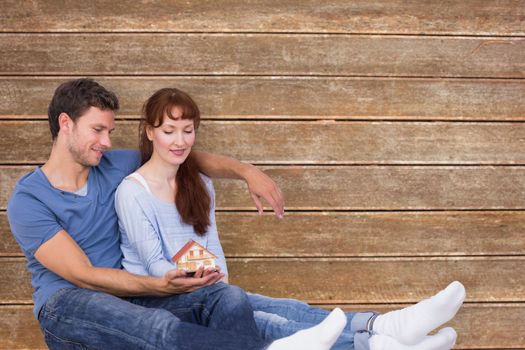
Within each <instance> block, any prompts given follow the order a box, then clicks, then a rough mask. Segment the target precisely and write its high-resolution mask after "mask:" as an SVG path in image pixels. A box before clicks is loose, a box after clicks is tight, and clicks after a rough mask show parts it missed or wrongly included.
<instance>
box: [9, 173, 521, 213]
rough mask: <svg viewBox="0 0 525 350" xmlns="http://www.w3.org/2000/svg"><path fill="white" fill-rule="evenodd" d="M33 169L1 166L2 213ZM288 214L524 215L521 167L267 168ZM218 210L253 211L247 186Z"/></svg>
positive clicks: (234, 185) (222, 191)
mask: <svg viewBox="0 0 525 350" xmlns="http://www.w3.org/2000/svg"><path fill="white" fill-rule="evenodd" d="M33 169H34V167H27V166H0V209H5V207H6V204H7V200H8V198H9V195H10V193H11V191H12V189H13V187H14V185H15V183H16V182H17V180H18V179H19V178H20V177H21V176H22V175H23V174H25V173H27V172H29V171H31V170H33ZM262 169H264V170H265V171H266V173H267V174H268V175H270V177H272V178H273V179H275V180H276V182H277V183H278V184H279V186H280V187H281V188H282V190H283V192H284V193H285V194H286V208H287V209H289V210H430V209H432V210H454V209H462V210H468V209H485V210H490V209H524V208H525V167H522V166H503V167H488V166H483V167H481V166H479V167H478V166H355V167H352V166H347V167H343V166H341V167H338V166H326V167H319V166H311V167H305V166H289V167H263V168H262ZM216 189H217V194H218V196H217V208H218V209H227V210H252V209H254V205H253V202H252V201H251V198H250V196H249V194H248V192H247V189H246V186H245V184H244V182H242V181H232V180H219V181H216Z"/></svg>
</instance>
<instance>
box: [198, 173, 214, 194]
mask: <svg viewBox="0 0 525 350" xmlns="http://www.w3.org/2000/svg"><path fill="white" fill-rule="evenodd" d="M199 175H200V177H201V179H202V182H203V183H204V185H205V186H206V189H207V190H208V192H213V191H214V188H213V181H212V179H211V178H210V177H209V176H207V175H205V174H203V173H199Z"/></svg>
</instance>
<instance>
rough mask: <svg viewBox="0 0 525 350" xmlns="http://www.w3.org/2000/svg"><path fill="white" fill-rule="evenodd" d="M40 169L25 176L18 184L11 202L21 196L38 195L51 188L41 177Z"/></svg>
mask: <svg viewBox="0 0 525 350" xmlns="http://www.w3.org/2000/svg"><path fill="white" fill-rule="evenodd" d="M38 171H39V170H38V169H35V170H33V171H30V172H29V173H27V174H25V175H23V176H22V177H21V178H20V179H19V180H18V181H17V183H16V185H15V188H14V189H13V192H12V194H11V200H12V199H13V198H15V197H17V196H19V195H21V194H24V193H31V194H34V195H37V194H38V193H40V192H41V191H42V190H43V189H45V188H47V187H49V184H48V183H46V181H45V179H44V178H42V176H40V174H39V173H38Z"/></svg>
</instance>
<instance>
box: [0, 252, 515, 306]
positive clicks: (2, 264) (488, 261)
mask: <svg viewBox="0 0 525 350" xmlns="http://www.w3.org/2000/svg"><path fill="white" fill-rule="evenodd" d="M284 266H286V268H283V267H284ZM228 267H229V273H230V281H231V282H232V283H233V284H237V285H239V286H241V287H243V288H245V289H246V290H248V291H250V292H254V293H261V294H265V295H269V296H274V297H291V298H297V299H302V300H306V301H309V302H315V303H321V302H322V303H354V304H355V303H412V302H416V301H418V300H420V299H422V298H425V297H428V296H429V295H432V294H433V293H435V291H436V290H439V289H441V288H443V287H444V286H446V285H447V284H448V283H450V282H451V281H453V280H459V281H461V282H462V283H463V284H464V285H465V287H466V289H467V290H468V291H469V292H468V296H467V299H468V301H470V302H521V301H523V300H525V275H524V274H523V273H522V271H523V269H524V268H525V257H523V256H520V257H472V258H468V257H455V258H453V257H448V258H438V257H435V258H311V259H305V258H264V259H255V258H246V259H242V258H231V259H230V260H229V262H228ZM263 281H264V282H263ZM31 293H32V291H31V284H30V276H29V273H28V272H27V271H26V269H25V259H23V258H3V259H0V303H4V304H20V303H31Z"/></svg>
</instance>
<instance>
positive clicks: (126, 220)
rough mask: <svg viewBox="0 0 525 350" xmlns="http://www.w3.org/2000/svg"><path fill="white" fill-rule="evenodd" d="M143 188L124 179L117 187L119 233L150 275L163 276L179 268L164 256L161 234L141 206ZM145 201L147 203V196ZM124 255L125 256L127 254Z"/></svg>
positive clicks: (116, 204)
mask: <svg viewBox="0 0 525 350" xmlns="http://www.w3.org/2000/svg"><path fill="white" fill-rule="evenodd" d="M140 186H141V185H139V184H135V183H134V182H132V181H130V180H124V181H123V182H122V183H121V184H120V186H119V187H118V188H117V192H116V195H115V209H116V211H117V215H118V218H119V226H120V232H121V234H122V235H125V236H126V237H127V239H128V241H129V243H130V246H131V249H133V250H134V253H136V255H137V256H138V258H139V260H140V263H141V264H142V266H143V267H144V268H145V269H146V271H147V272H148V274H149V275H151V276H157V277H162V276H164V275H165V274H166V272H168V271H169V270H173V269H176V268H177V265H176V264H173V263H172V262H171V261H168V260H167V259H166V258H165V257H164V254H163V251H162V242H161V239H160V236H159V233H158V232H157V231H156V230H155V228H154V226H153V225H152V224H151V222H150V220H149V219H148V216H147V215H146V213H145V212H144V208H143V205H144V203H142V205H141V202H140V201H139V198H138V197H140V196H139V194H140V193H142V192H143V191H144V190H143V189H142V188H141V187H140ZM142 201H143V202H144V197H142ZM123 253H124V255H126V252H125V251H123Z"/></svg>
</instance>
